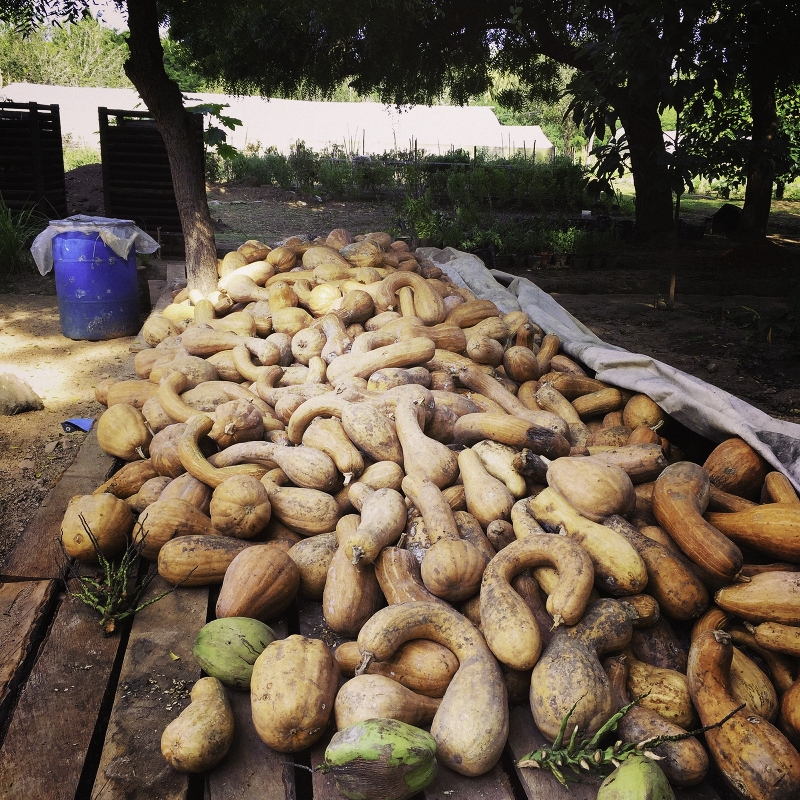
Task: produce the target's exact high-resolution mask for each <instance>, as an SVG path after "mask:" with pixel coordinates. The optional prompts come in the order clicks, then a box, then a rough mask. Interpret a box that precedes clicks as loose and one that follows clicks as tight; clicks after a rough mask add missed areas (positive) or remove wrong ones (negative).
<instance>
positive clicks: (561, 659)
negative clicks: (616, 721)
mask: <svg viewBox="0 0 800 800" xmlns="http://www.w3.org/2000/svg"><path fill="white" fill-rule="evenodd" d="M632 632H633V626H632V619H631V616H630V610H629V607H626V606H625V605H624V604H623V603H620V602H618V601H617V600H609V599H604V600H597V601H596V602H594V603H592V604H591V605H590V606H589V607H588V609H587V610H586V613H585V615H584V617H583V619H582V620H581V621H580V622H579V623H578V624H577V625H575V626H573V627H568V628H560V629H559V630H558V631H556V633H555V636H553V638H552V639H551V641H550V644H548V645H547V647H546V648H545V649H544V652H543V653H542V655H541V657H540V659H539V661H538V662H537V664H536V666H535V667H534V668H533V673H532V675H531V689H530V703H531V710H532V712H533V718H534V721H535V722H536V726H537V727H538V728H539V730H540V731H541V732H542V734H543V735H544V736H545V737H546V738H547V739H549V740H550V741H551V742H552V741H554V740H555V738H556V736H557V735H558V732H559V729H560V727H561V721H562V720H563V718H564V716H565V715H566V714H567V712H569V711H570V710H572V715H571V717H570V722H571V723H572V726H573V727H577V730H578V736H579V737H586V736H592V735H593V734H594V733H596V732H597V730H599V728H600V727H601V726H602V725H603V724H604V723H605V722H606V720H608V718H609V717H610V716H611V714H612V713H613V709H614V699H613V696H612V693H611V686H610V684H609V681H608V677H607V676H606V673H605V672H604V670H603V667H602V665H601V664H600V660H599V656H601V655H603V654H604V653H607V652H611V651H614V650H619V649H620V648H622V647H624V646H625V645H626V644H627V643H628V642H629V641H630V638H631V635H632Z"/></svg>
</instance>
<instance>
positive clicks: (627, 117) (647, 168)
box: [612, 90, 674, 237]
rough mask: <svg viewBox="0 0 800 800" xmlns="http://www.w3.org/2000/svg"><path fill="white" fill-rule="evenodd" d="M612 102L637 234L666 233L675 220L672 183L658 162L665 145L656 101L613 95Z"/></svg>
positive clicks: (665, 170)
mask: <svg viewBox="0 0 800 800" xmlns="http://www.w3.org/2000/svg"><path fill="white" fill-rule="evenodd" d="M623 91H624V90H621V91H620V94H622V92H623ZM612 103H613V105H614V108H615V109H616V111H617V113H618V114H619V118H620V122H622V127H623V128H624V129H625V135H626V136H627V138H628V148H629V150H630V158H631V172H632V173H633V185H634V188H635V190H636V230H637V231H638V235H639V236H643V237H647V236H649V235H650V234H652V233H668V232H669V231H670V230H671V229H672V226H673V224H674V223H673V219H672V187H671V185H670V180H669V173H668V172H667V169H666V166H665V165H664V164H659V163H658V157H659V155H662V154H663V153H665V149H664V134H663V133H662V131H661V119H660V118H659V116H658V108H657V107H656V103H655V101H654V102H653V103H642V102H635V101H631V100H630V99H628V98H624V97H614V98H613V99H612Z"/></svg>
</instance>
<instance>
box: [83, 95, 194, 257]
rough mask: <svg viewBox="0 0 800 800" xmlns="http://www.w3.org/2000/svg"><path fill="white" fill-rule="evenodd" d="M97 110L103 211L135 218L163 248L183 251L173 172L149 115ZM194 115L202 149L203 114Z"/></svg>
mask: <svg viewBox="0 0 800 800" xmlns="http://www.w3.org/2000/svg"><path fill="white" fill-rule="evenodd" d="M98 112H99V117H100V155H101V159H102V163H103V195H104V199H105V209H106V215H107V216H109V217H120V218H122V219H132V220H134V222H136V224H137V225H138V226H139V227H140V228H142V229H143V230H145V231H146V232H147V233H149V234H150V235H151V236H152V237H153V238H157V239H159V240H160V241H161V242H162V252H164V253H166V254H168V255H179V256H182V255H183V232H182V229H181V221H180V216H179V214H178V205H177V203H176V201H175V189H174V187H173V183H172V172H171V171H170V166H169V159H168V158H167V150H166V147H165V146H164V140H163V139H162V137H161V134H160V133H159V131H158V129H157V128H156V125H155V122H154V120H153V116H152V114H150V113H149V112H146V111H144V112H143V111H120V110H115V109H108V108H99V109H98ZM195 116H196V128H197V146H198V147H201V148H202V146H203V117H202V115H200V114H197V115H195Z"/></svg>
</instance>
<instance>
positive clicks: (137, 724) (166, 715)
mask: <svg viewBox="0 0 800 800" xmlns="http://www.w3.org/2000/svg"><path fill="white" fill-rule="evenodd" d="M167 588H169V584H167V583H166V582H165V581H164V580H162V579H161V578H160V577H157V578H156V579H155V580H154V581H153V582H152V584H151V585H150V586H149V587H148V590H147V592H146V597H147V598H149V597H154V596H155V595H156V594H158V593H160V592H163V591H164V590H165V589H167ZM207 609H208V589H207V588H206V587H197V588H186V589H181V588H179V589H177V590H176V591H174V592H172V593H171V594H168V595H167V596H166V597H164V598H162V599H161V600H159V601H158V602H157V603H154V604H153V605H150V606H148V607H147V608H145V609H143V610H142V611H140V612H139V613H138V614H137V615H136V617H135V618H134V621H133V627H132V628H131V634H130V638H129V639H128V647H127V650H126V651H125V659H124V661H123V663H122V671H121V673H120V677H119V684H118V686H117V691H116V694H115V697H114V706H113V709H112V711H111V718H110V721H109V724H108V731H107V733H106V738H105V743H104V745H103V752H102V755H101V757H100V765H99V767H98V770H97V775H96V776H95V783H94V789H93V791H92V798H94V800H114V798H124V799H125V800H137V798H141V799H142V800H152V798H153V797H158V798H159V800H173V798H174V800H183V798H184V797H185V796H186V790H187V786H188V776H187V775H186V774H184V773H179V772H176V771H175V770H174V769H172V768H171V767H170V766H169V765H168V764H167V762H166V761H165V760H164V758H163V756H162V755H161V734H162V733H163V731H164V728H165V727H166V726H167V725H168V724H169V723H170V722H171V721H172V720H173V719H175V717H177V716H178V714H180V712H181V711H183V709H184V708H186V706H188V705H189V692H190V691H191V688H192V686H193V685H194V683H195V681H197V680H198V678H200V676H201V672H200V667H199V666H198V665H197V662H196V661H195V660H194V658H193V657H192V646H193V645H194V642H195V639H196V638H197V632H198V631H199V630H200V628H202V627H203V625H205V622H206V614H207Z"/></svg>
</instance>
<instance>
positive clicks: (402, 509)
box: [339, 484, 406, 564]
mask: <svg viewBox="0 0 800 800" xmlns="http://www.w3.org/2000/svg"><path fill="white" fill-rule="evenodd" d="M354 485H356V484H354ZM368 491H369V494H368V496H367V497H366V499H365V501H364V503H363V504H361V505H360V508H359V510H360V511H361V521H360V522H359V524H358V527H357V528H356V529H355V530H354V531H344V530H343V531H342V534H341V535H340V536H339V546H340V547H342V548H343V549H344V553H345V555H346V556H347V558H349V559H350V561H351V562H352V563H353V564H361V563H369V564H372V563H374V562H375V559H376V558H377V557H378V554H379V553H380V552H381V550H382V549H383V548H384V547H388V546H389V545H392V544H394V543H395V542H396V541H397V539H398V538H399V536H400V534H401V533H402V532H403V529H404V528H405V526H406V505H405V500H404V498H403V496H402V495H401V494H400V493H399V492H397V491H395V490H394V489H377V490H374V491H373V490H371V489H370V490H368ZM351 500H352V498H351ZM357 507H358V506H357Z"/></svg>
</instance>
